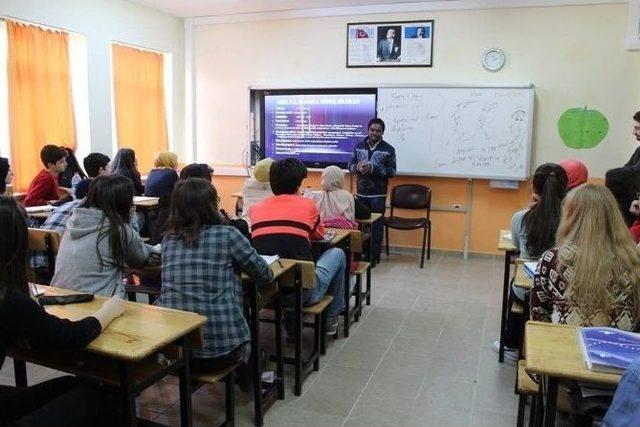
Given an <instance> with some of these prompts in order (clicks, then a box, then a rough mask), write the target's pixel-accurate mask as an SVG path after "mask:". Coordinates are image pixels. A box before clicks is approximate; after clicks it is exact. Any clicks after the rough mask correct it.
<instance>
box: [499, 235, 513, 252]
mask: <svg viewBox="0 0 640 427" xmlns="http://www.w3.org/2000/svg"><path fill="white" fill-rule="evenodd" d="M498 250H499V251H504V252H507V251H509V252H512V251H517V250H518V248H516V247H515V246H514V245H513V243H512V242H511V230H500V235H499V236H498Z"/></svg>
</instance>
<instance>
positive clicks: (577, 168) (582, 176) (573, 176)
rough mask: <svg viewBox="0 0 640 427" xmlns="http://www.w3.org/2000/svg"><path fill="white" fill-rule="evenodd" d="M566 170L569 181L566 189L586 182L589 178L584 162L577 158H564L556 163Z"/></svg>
mask: <svg viewBox="0 0 640 427" xmlns="http://www.w3.org/2000/svg"><path fill="white" fill-rule="evenodd" d="M558 164H559V165H560V166H562V168H563V169H564V170H565V172H567V177H568V178H569V182H568V183H567V190H571V189H572V188H573V187H577V186H578V185H580V184H584V183H585V182H587V179H588V178H589V171H588V170H587V167H586V166H585V164H584V163H582V162H581V161H580V160H578V159H565V160H562V161H561V162H560V163H558Z"/></svg>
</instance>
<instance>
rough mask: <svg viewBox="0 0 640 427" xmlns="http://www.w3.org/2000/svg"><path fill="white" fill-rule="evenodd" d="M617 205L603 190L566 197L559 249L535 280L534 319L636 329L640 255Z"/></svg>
mask: <svg viewBox="0 0 640 427" xmlns="http://www.w3.org/2000/svg"><path fill="white" fill-rule="evenodd" d="M616 205H617V204H616V200H615V198H614V197H613V195H612V194H611V192H610V191H609V190H607V188H606V187H604V186H602V185H595V184H584V185H582V186H580V187H578V188H576V189H574V190H572V191H571V192H570V193H569V194H568V195H567V197H566V199H565V201H564V206H563V208H562V219H561V221H560V226H559V227H558V237H557V241H556V245H555V247H554V248H553V249H550V250H548V251H546V252H545V253H544V254H542V257H541V258H540V261H539V263H538V267H537V270H536V274H535V275H534V280H533V289H532V290H531V301H530V309H531V319H532V320H538V321H546V322H553V323H562V324H572V325H579V326H610V327H613V328H619V329H623V330H625V331H635V330H637V327H638V320H639V318H640V309H639V307H640V302H639V301H638V297H639V295H640V252H639V251H638V248H637V247H636V245H635V244H634V242H633V240H632V239H631V236H630V235H629V231H628V230H627V228H626V226H625V224H624V220H623V218H622V215H621V214H620V210H619V209H617V206H616Z"/></svg>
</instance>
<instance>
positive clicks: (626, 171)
mask: <svg viewBox="0 0 640 427" xmlns="http://www.w3.org/2000/svg"><path fill="white" fill-rule="evenodd" d="M604 183H605V185H606V186H607V188H608V189H609V191H611V192H612V193H613V196H614V197H615V198H616V201H617V202H618V207H619V208H620V212H622V216H623V217H624V222H625V223H626V224H627V227H629V226H631V224H633V221H634V220H635V219H636V217H635V215H634V214H632V213H631V212H629V207H630V206H631V202H633V201H634V200H637V199H638V192H640V173H638V172H636V171H635V170H634V169H633V168H631V167H629V166H623V167H621V168H615V169H610V170H608V171H607V173H606V174H605V176H604Z"/></svg>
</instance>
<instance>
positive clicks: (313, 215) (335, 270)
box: [249, 158, 346, 335]
mask: <svg viewBox="0 0 640 427" xmlns="http://www.w3.org/2000/svg"><path fill="white" fill-rule="evenodd" d="M306 177H307V168H306V167H305V166H304V165H303V164H302V162H300V161H299V160H297V159H292V158H288V159H283V160H278V161H275V162H274V163H273V165H272V166H271V171H270V172H269V181H270V184H271V189H272V190H273V194H274V196H271V197H269V198H267V199H265V200H263V201H261V202H258V203H256V204H255V205H253V206H252V207H251V210H250V211H249V217H250V219H251V224H252V226H251V229H252V237H253V245H254V247H255V248H256V249H257V250H258V252H259V253H261V254H263V255H279V256H281V257H282V258H293V259H300V260H306V261H314V256H313V252H312V250H311V242H310V240H311V239H316V240H317V239H322V238H323V236H324V226H323V225H322V222H321V221H320V214H319V212H318V208H317V206H316V205H315V203H313V201H312V200H309V199H306V198H304V197H302V196H301V195H300V194H299V192H300V187H301V185H302V181H303V180H304V179H305V178H306ZM345 267H346V259H345V255H344V252H343V251H342V250H340V249H338V248H331V249H329V250H327V251H325V252H324V253H323V254H322V255H321V256H320V258H319V259H318V260H316V284H317V285H316V288H315V289H314V290H312V291H311V292H307V293H305V295H304V304H305V305H313V304H315V303H317V302H318V301H320V300H321V299H322V297H324V295H325V294H329V295H331V296H332V297H333V301H332V302H331V304H330V305H329V307H328V308H327V320H326V322H327V323H326V332H327V334H329V335H333V334H335V333H336V331H337V328H338V319H337V316H338V314H340V313H341V312H342V310H344V306H345V302H344V276H345ZM285 326H287V325H286V324H285ZM288 329H290V328H288ZM287 332H288V333H290V332H292V331H291V330H288V331H287Z"/></svg>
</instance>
